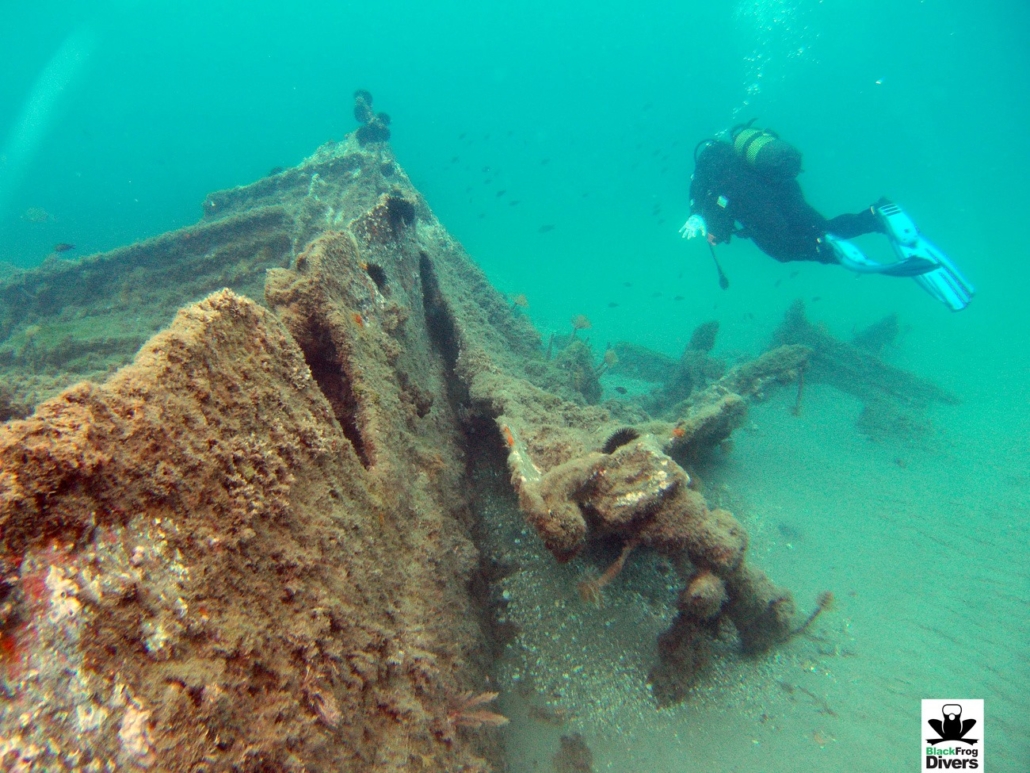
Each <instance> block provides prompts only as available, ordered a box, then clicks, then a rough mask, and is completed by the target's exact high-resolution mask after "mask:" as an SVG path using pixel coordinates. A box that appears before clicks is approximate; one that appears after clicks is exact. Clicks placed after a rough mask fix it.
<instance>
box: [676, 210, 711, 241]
mask: <svg viewBox="0 0 1030 773" xmlns="http://www.w3.org/2000/svg"><path fill="white" fill-rule="evenodd" d="M698 234H701V235H702V236H708V224H707V223H706V222H705V219H704V218H703V217H701V215H691V216H690V217H688V218H687V222H685V223H684V224H683V226H682V227H681V228H680V236H682V237H683V238H684V239H693V238H694V237H695V236H697V235H698Z"/></svg>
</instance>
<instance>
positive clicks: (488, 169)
mask: <svg viewBox="0 0 1030 773" xmlns="http://www.w3.org/2000/svg"><path fill="white" fill-rule="evenodd" d="M489 171H490V167H488V166H484V167H483V174H486V173H487V172H489Z"/></svg>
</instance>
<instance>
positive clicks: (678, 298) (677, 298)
mask: <svg viewBox="0 0 1030 773" xmlns="http://www.w3.org/2000/svg"><path fill="white" fill-rule="evenodd" d="M673 300H674V301H682V300H683V296H682V295H677V296H676V297H675V298H673Z"/></svg>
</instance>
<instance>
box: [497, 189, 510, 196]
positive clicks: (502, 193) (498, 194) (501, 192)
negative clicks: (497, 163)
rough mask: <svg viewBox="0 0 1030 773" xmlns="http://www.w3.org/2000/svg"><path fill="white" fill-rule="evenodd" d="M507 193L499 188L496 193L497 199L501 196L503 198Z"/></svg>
mask: <svg viewBox="0 0 1030 773" xmlns="http://www.w3.org/2000/svg"><path fill="white" fill-rule="evenodd" d="M507 192H508V191H506V190H505V189H504V188H501V189H500V190H499V191H497V198H501V196H503V195H504V194H505V193H507Z"/></svg>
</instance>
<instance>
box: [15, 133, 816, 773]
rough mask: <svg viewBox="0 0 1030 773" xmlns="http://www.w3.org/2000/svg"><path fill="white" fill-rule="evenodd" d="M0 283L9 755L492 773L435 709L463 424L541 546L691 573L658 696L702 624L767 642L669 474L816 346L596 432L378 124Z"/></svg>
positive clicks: (450, 625) (472, 604) (474, 682)
mask: <svg viewBox="0 0 1030 773" xmlns="http://www.w3.org/2000/svg"><path fill="white" fill-rule="evenodd" d="M266 275H267V276H266ZM221 288H226V289H221ZM205 296H206V297H205ZM0 300H2V307H3V313H2V316H0V368H2V369H3V374H4V378H5V379H6V382H7V384H8V394H7V398H8V401H9V404H10V405H14V406H18V405H21V406H26V405H34V406H35V410H34V413H32V415H30V416H26V417H24V418H21V419H17V420H12V421H9V422H8V423H7V424H5V425H2V426H0V570H2V572H0V643H2V645H3V646H2V647H0V674H2V697H0V760H3V763H4V767H5V769H10V770H26V771H29V770H47V771H57V770H90V771H92V770H96V771H101V770H136V769H140V768H149V769H152V770H161V771H175V772H176V773H178V771H198V770H210V771H214V770H239V771H261V770H296V771H301V770H306V771H316V770H325V771H329V770H334V771H370V770H374V771H406V770H411V771H415V770H439V771H459V770H461V771H469V770H488V769H492V768H497V769H499V768H500V766H501V764H502V762H501V749H500V744H499V738H498V735H497V733H496V731H492V730H490V729H489V728H490V726H491V725H496V724H499V723H500V721H501V720H500V719H498V717H499V715H497V714H492V713H491V712H485V713H489V714H490V717H491V718H490V721H483V722H478V723H470V722H469V721H467V717H466V716H465V714H463V713H462V711H461V710H460V709H456V708H455V707H456V706H457V707H460V706H463V705H478V704H477V703H476V701H477V700H480V698H477V697H476V696H480V697H482V696H486V695H490V694H491V692H490V691H489V689H488V688H487V673H488V670H489V668H490V665H491V652H492V650H491V646H490V642H489V641H488V640H487V634H486V631H488V630H490V626H489V624H488V623H489V621H488V620H487V619H486V618H487V616H488V615H489V608H488V605H487V604H486V602H485V601H484V600H483V599H481V598H478V597H476V596H474V595H473V593H472V591H471V590H470V588H472V587H474V585H475V583H473V582H472V580H473V578H474V576H475V575H476V574H477V572H478V571H479V557H478V552H477V548H476V545H475V543H474V541H473V535H474V530H475V525H474V524H473V523H471V512H472V510H471V509H470V507H469V506H468V502H469V499H470V497H471V496H472V495H473V493H474V492H473V490H472V486H473V482H472V481H471V480H470V479H469V477H468V476H467V474H466V469H467V468H466V460H465V455H466V453H468V452H469V446H468V444H467V442H466V438H467V437H468V434H469V433H470V432H473V431H476V430H478V428H482V427H484V426H488V427H491V428H492V429H491V432H492V438H493V439H492V441H491V442H493V443H494V444H495V445H496V446H497V447H499V448H503V449H505V451H506V453H507V454H508V456H507V464H508V468H509V470H508V472H509V474H510V476H511V479H512V482H513V485H514V488H515V490H516V491H517V492H518V496H519V498H520V502H521V505H522V508H523V510H524V513H525V516H526V518H527V520H528V522H529V523H531V524H532V525H533V527H534V528H535V529H536V531H537V533H538V534H539V535H540V537H541V539H542V541H543V544H544V545H545V546H546V547H547V549H549V550H550V551H551V552H552V553H553V554H554V555H555V556H556V557H557V558H558V559H559V560H567V559H569V558H570V557H571V556H573V555H575V554H576V553H577V552H578V551H580V550H581V548H583V546H584V545H586V544H588V543H590V542H591V541H593V540H598V539H611V538H613V537H614V538H618V539H620V540H622V541H624V542H625V543H627V544H632V545H633V546H637V545H639V548H638V549H640V550H648V549H649V550H654V551H659V552H661V553H663V554H666V555H669V556H677V557H682V558H684V560H683V561H681V562H680V563H681V565H682V566H683V567H685V568H684V570H683V573H684V576H683V577H682V582H683V584H684V585H685V586H688V590H686V591H684V597H683V599H682V601H681V604H680V608H679V616H678V617H677V622H676V624H675V625H674V627H673V629H671V630H670V631H669V633H668V634H667V635H666V636H665V637H663V640H662V642H661V647H660V648H659V651H658V653H657V655H660V662H659V666H658V667H657V668H656V669H655V671H654V673H653V674H652V682H653V687H654V691H655V695H656V697H657V698H658V700H659V702H661V703H663V704H664V703H670V702H674V701H677V700H680V699H682V698H683V697H684V696H685V695H686V693H687V690H689V687H690V685H691V684H692V683H693V680H694V679H695V678H696V675H697V672H698V670H699V669H700V667H701V666H702V665H703V656H704V654H705V653H706V651H707V647H706V640H707V638H708V637H710V636H711V635H712V632H713V631H714V629H715V627H716V622H717V621H718V620H720V619H721V618H723V617H725V619H726V620H729V621H732V622H733V623H734V624H735V625H736V628H737V630H738V631H739V633H740V638H741V642H742V645H743V647H744V649H745V650H746V651H748V652H753V653H761V652H763V651H765V650H766V649H768V648H769V647H771V646H773V645H774V644H775V643H776V642H778V641H782V640H784V639H785V638H786V637H787V636H788V635H789V632H790V630H791V624H792V617H793V613H794V612H793V602H792V601H791V599H790V595H789V594H788V593H787V592H785V591H783V590H782V589H779V588H776V587H775V586H774V585H773V584H772V583H771V582H770V581H769V580H768V579H766V578H765V576H764V575H763V574H762V573H761V572H760V571H759V570H757V569H755V568H754V567H752V566H750V564H749V563H748V562H747V559H746V545H747V538H746V534H745V533H744V530H743V528H742V527H741V525H740V524H739V523H738V522H737V521H736V520H735V519H734V518H733V516H732V515H731V514H730V513H728V512H727V511H725V510H720V509H710V508H709V507H708V506H707V504H706V502H705V500H704V498H703V496H702V495H701V494H700V493H699V492H698V491H697V490H696V488H695V487H694V486H693V485H692V481H691V477H690V474H689V473H688V471H687V469H685V468H684V466H683V465H686V464H689V463H690V461H691V460H692V459H694V458H697V456H698V455H699V454H701V453H703V452H704V449H705V448H710V447H714V446H717V445H718V444H719V443H721V442H722V441H723V440H725V439H726V437H728V436H729V433H730V432H732V431H733V429H734V428H735V427H737V426H739V424H740V422H741V421H742V420H743V417H744V414H745V411H746V402H747V400H749V399H751V397H752V396H753V395H755V394H757V393H759V392H760V385H761V384H766V383H778V382H782V383H791V382H793V381H794V380H795V379H796V378H797V371H798V369H799V368H800V367H802V366H803V365H804V362H805V360H806V358H807V356H808V350H807V349H806V348H804V347H784V348H783V349H781V350H776V351H774V352H772V353H770V354H767V355H766V356H765V357H764V358H762V360H760V361H758V363H757V364H756V365H755V367H754V368H752V369H751V370H742V369H739V368H738V369H735V370H733V371H731V372H730V373H728V374H727V375H726V376H725V377H724V378H723V379H721V380H720V381H718V382H716V383H715V384H712V385H710V386H709V387H708V388H706V389H705V390H703V391H701V392H699V393H698V394H697V395H695V396H694V397H692V398H691V399H690V400H688V401H687V402H685V403H684V404H683V405H682V406H681V409H682V412H681V415H680V416H679V417H677V418H676V420H674V421H644V422H635V423H634V422H630V423H627V422H624V421H617V420H615V419H614V418H613V415H612V413H611V412H610V411H608V410H606V409H605V408H601V407H598V406H594V405H588V404H586V403H587V401H586V400H585V398H584V396H583V393H582V391H581V388H582V383H581V382H580V381H579V380H577V379H576V378H575V374H573V373H570V372H569V371H568V370H565V369H562V368H559V367H557V366H556V365H555V363H554V362H552V361H549V360H548V359H547V358H546V357H545V356H544V354H543V352H542V347H541V346H540V338H539V335H538V334H537V332H536V331H535V330H534V329H533V328H532V326H531V324H530V323H529V321H528V320H527V318H526V317H525V315H522V314H517V313H514V312H513V310H512V308H511V305H510V304H509V303H508V301H507V300H506V299H505V298H504V297H503V296H502V295H501V294H500V293H498V292H497V291H496V290H494V289H493V288H492V287H491V286H490V284H489V282H488V281H487V279H486V277H485V276H484V275H483V274H482V272H481V271H480V270H479V269H478V268H477V267H476V266H475V265H474V264H473V263H472V262H471V260H470V259H469V258H468V256H467V255H466V254H465V252H464V251H463V250H462V248H461V247H460V245H458V244H457V243H456V242H455V241H454V240H453V239H452V238H451V237H450V236H449V235H448V234H447V233H446V231H445V230H444V229H443V227H442V226H441V225H440V224H439V222H438V221H437V220H436V219H435V217H434V216H433V214H432V212H431V211H430V209H429V207H428V205H427V204H426V202H425V201H424V200H423V198H422V197H421V196H420V195H419V194H418V192H417V191H416V190H415V189H414V188H413V187H412V186H411V183H410V181H409V180H408V178H407V177H406V176H405V174H404V172H403V171H402V169H401V168H400V166H399V165H398V164H397V163H396V160H395V159H394V158H393V156H392V154H391V151H390V149H389V147H388V146H387V145H385V144H384V143H379V142H372V143H368V144H365V145H362V144H361V143H359V142H358V141H357V139H356V138H355V137H353V136H352V137H348V138H347V139H346V140H345V141H343V142H340V143H330V144H329V145H326V146H324V147H323V148H321V149H319V151H318V152H317V153H316V154H315V155H314V156H312V157H311V158H310V159H307V160H306V161H305V162H303V163H302V164H301V165H300V166H298V167H296V168H294V169H290V170H286V171H284V172H282V173H280V174H277V175H275V176H274V177H270V178H266V179H264V180H261V181H259V182H257V183H255V184H253V185H250V186H245V187H242V188H237V189H234V190H232V191H226V192H222V193H217V194H212V195H211V196H210V197H209V198H208V199H207V201H206V202H205V204H204V219H203V220H202V222H201V223H200V224H198V225H197V226H194V227H191V228H188V229H183V230H181V231H177V232H174V233H171V234H167V235H165V236H162V237H158V238H156V239H152V240H149V241H147V242H143V243H141V244H138V245H133V246H131V247H128V248H125V249H121V250H116V251H114V252H112V253H108V254H105V255H97V256H92V257H89V258H86V259H83V260H81V261H77V262H64V263H57V264H54V265H48V266H47V267H45V268H42V269H40V270H37V271H31V272H22V273H20V274H18V275H15V276H13V277H9V278H8V279H7V280H5V281H4V282H3V283H2V284H0ZM174 309H179V311H178V312H176V313H173V310H174ZM163 327H166V329H165V330H164V331H163V332H160V333H157V334H156V335H153V337H151V338H150V339H149V341H147V342H146V343H144V344H143V345H142V348H140V342H141V341H142V340H144V338H146V337H147V336H149V335H150V334H151V333H152V332H153V331H155V330H157V329H159V328H163ZM130 360H131V362H130ZM127 363H128V364H127ZM119 368H120V369H119ZM115 370H116V371H117V372H114V373H113V374H112V373H111V372H112V371H115ZM83 378H89V379H92V381H85V382H82V383H76V382H80V381H81V380H82V379H83ZM95 382H101V383H95ZM61 390H63V391H61ZM614 437H618V438H620V440H619V442H615V443H613V442H610V441H612V439H613V438H614ZM478 442H482V440H481V439H480V441H478ZM501 458H503V456H502V457H501ZM702 596H703V597H704V603H701V602H699V601H698V600H697V599H698V598H699V597H702ZM470 696H471V697H470ZM470 701H471V703H470ZM466 713H467V712H466Z"/></svg>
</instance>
